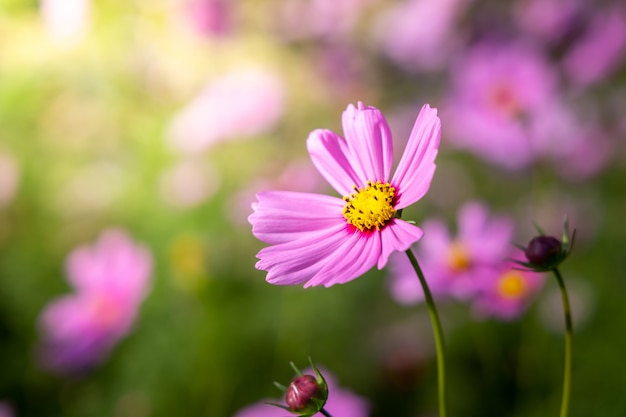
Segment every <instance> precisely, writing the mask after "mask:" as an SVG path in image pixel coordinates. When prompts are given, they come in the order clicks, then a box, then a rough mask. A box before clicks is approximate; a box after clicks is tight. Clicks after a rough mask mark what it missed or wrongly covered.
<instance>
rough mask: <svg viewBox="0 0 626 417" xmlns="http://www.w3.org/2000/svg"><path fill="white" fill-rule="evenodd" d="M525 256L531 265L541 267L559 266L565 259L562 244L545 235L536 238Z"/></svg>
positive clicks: (529, 245) (530, 243)
mask: <svg viewBox="0 0 626 417" xmlns="http://www.w3.org/2000/svg"><path fill="white" fill-rule="evenodd" d="M524 254H525V255H526V259H528V261H529V262H530V263H531V264H533V265H536V266H539V267H548V266H550V265H554V264H557V263H559V261H560V260H561V258H562V257H563V251H562V245H561V242H560V241H559V240H558V239H557V238H555V237H552V236H543V235H541V236H537V237H534V238H533V239H532V240H531V241H530V242H529V243H528V246H527V247H526V249H525V251H524Z"/></svg>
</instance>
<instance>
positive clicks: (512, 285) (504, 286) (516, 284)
mask: <svg viewBox="0 0 626 417" xmlns="http://www.w3.org/2000/svg"><path fill="white" fill-rule="evenodd" d="M527 290H528V285H527V284H526V281H525V280H524V277H523V276H522V274H521V273H519V272H518V271H509V272H507V273H505V274H504V275H502V276H501V277H500V280H499V281H498V293H499V294H500V295H501V296H502V297H504V298H509V299H513V298H521V297H523V296H524V294H525V293H526V291H527Z"/></svg>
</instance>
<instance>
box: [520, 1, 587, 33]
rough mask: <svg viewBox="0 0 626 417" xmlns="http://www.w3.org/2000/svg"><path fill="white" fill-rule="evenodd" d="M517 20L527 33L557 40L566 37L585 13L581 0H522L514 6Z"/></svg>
mask: <svg viewBox="0 0 626 417" xmlns="http://www.w3.org/2000/svg"><path fill="white" fill-rule="evenodd" d="M513 12H514V14H513V17H514V19H515V22H516V23H517V24H518V25H519V26H520V27H521V28H522V29H523V30H524V31H525V32H527V33H529V34H531V35H533V36H536V37H538V38H539V39H544V40H546V41H556V40H559V39H561V38H562V37H564V36H565V35H566V34H567V32H568V31H569V30H571V28H572V26H573V25H575V24H576V19H577V18H578V16H579V15H581V13H584V10H583V7H582V2H581V0H521V1H518V2H517V3H515V5H514V7H513Z"/></svg>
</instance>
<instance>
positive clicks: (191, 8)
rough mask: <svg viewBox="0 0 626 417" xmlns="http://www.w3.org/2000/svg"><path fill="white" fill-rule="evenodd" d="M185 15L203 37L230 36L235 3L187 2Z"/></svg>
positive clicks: (205, 0)
mask: <svg viewBox="0 0 626 417" xmlns="http://www.w3.org/2000/svg"><path fill="white" fill-rule="evenodd" d="M184 8H185V14H186V16H187V20H188V21H189V22H190V23H191V24H192V26H193V28H194V29H195V30H196V31H197V32H198V33H199V34H201V35H205V36H209V37H216V36H224V35H226V34H228V33H229V32H230V31H231V29H232V25H233V16H232V14H233V10H232V9H233V3H232V2H231V1H229V0H185V2H184Z"/></svg>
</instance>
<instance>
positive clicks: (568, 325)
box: [552, 268, 573, 417]
mask: <svg viewBox="0 0 626 417" xmlns="http://www.w3.org/2000/svg"><path fill="white" fill-rule="evenodd" d="M552 272H554V275H555V276H556V280H557V282H558V283H559V288H560V289H561V298H563V313H564V314H565V365H564V369H563V397H562V399H561V414H560V417H567V411H568V409H569V395H570V386H571V379H572V333H573V326H572V313H571V308H570V304H569V297H568V296H567V290H566V289H565V282H564V281H563V277H562V276H561V273H560V272H559V270H558V268H554V269H553V270H552Z"/></svg>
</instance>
